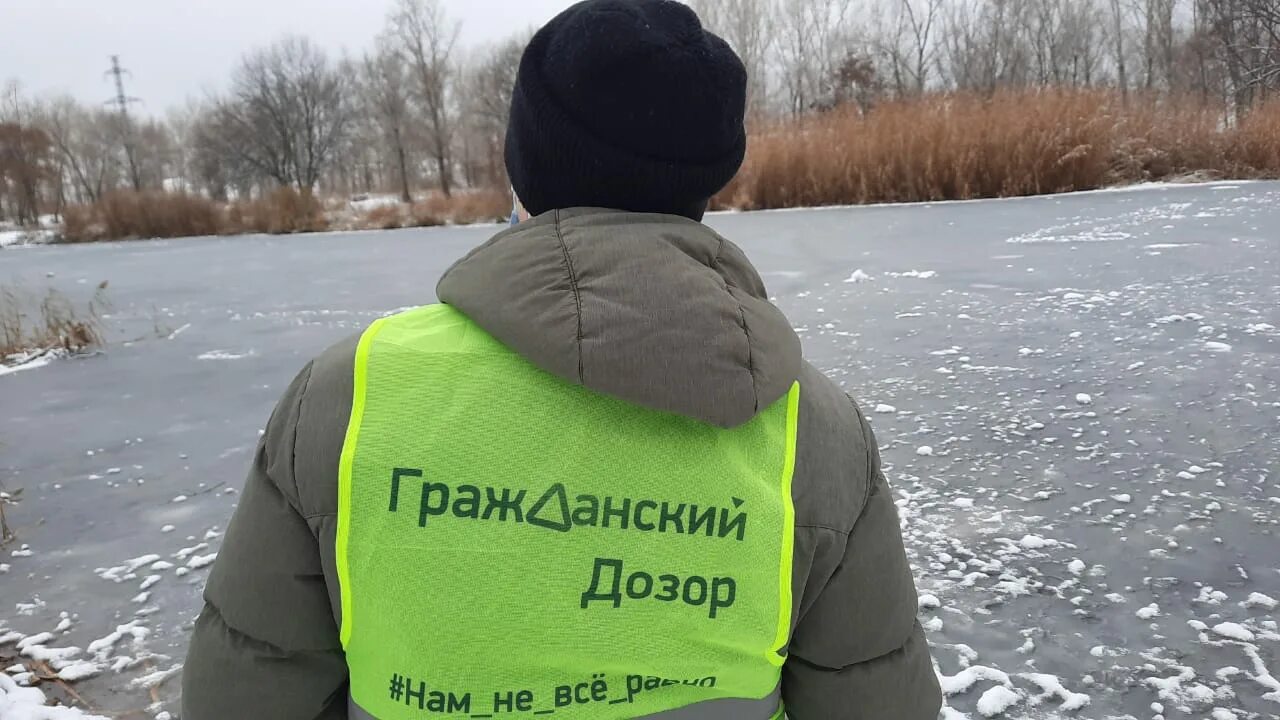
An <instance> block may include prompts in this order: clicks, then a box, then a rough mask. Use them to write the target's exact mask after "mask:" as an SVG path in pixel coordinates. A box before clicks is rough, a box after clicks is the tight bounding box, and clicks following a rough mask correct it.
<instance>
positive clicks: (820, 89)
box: [775, 0, 852, 114]
mask: <svg viewBox="0 0 1280 720" xmlns="http://www.w3.org/2000/svg"><path fill="white" fill-rule="evenodd" d="M851 5H852V2H851V0H779V3H778V6H777V9H776V20H775V22H776V24H777V27H778V28H780V30H781V33H780V40H779V42H778V51H777V55H778V61H779V65H780V68H779V69H780V71H781V76H782V84H783V87H784V88H786V92H787V96H788V97H787V106H788V109H789V110H790V111H791V112H792V113H793V114H800V113H802V112H805V111H808V110H812V109H815V108H821V107H828V106H830V105H831V104H832V103H833V102H834V92H833V90H834V87H833V85H834V79H835V78H836V77H837V75H838V72H837V70H838V66H839V65H840V64H841V63H842V62H844V60H845V57H846V55H847V51H848V49H849V46H850V45H851V44H852V32H851V29H850V27H849V18H850V12H851Z"/></svg>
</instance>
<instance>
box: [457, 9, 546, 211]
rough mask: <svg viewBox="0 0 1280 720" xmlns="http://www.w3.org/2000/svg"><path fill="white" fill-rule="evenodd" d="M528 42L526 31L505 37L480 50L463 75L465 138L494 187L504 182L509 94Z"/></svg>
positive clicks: (488, 180) (489, 182) (513, 87)
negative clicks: (472, 145)
mask: <svg viewBox="0 0 1280 720" xmlns="http://www.w3.org/2000/svg"><path fill="white" fill-rule="evenodd" d="M528 44H529V34H528V33H521V34H519V35H516V36H513V37H511V38H508V39H507V40H505V41H504V42H502V43H499V44H498V45H495V46H493V47H490V48H488V49H486V50H485V51H483V52H482V53H481V54H480V55H479V56H478V57H477V58H476V60H475V61H474V64H473V65H472V67H471V68H470V69H469V70H468V71H467V73H466V75H465V82H466V88H467V89H466V93H465V98H466V99H465V101H464V102H463V103H462V110H463V113H464V114H465V116H466V118H467V122H466V134H467V140H468V143H469V144H471V143H473V144H474V145H476V146H478V148H479V152H480V153H481V154H482V155H481V157H480V163H479V164H480V165H481V167H482V170H483V174H484V177H485V180H486V181H487V183H488V184H489V185H492V186H495V187H497V186H500V185H502V184H504V183H505V182H506V181H507V177H506V168H505V166H504V164H503V161H502V152H503V147H504V146H505V143H506V135H507V122H508V119H509V115H510V113H511V93H512V90H514V89H515V83H516V75H517V73H518V72H519V70H520V57H521V55H523V54H524V48H525V46H526V45H528Z"/></svg>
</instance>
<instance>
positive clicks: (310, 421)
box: [276, 334, 360, 517]
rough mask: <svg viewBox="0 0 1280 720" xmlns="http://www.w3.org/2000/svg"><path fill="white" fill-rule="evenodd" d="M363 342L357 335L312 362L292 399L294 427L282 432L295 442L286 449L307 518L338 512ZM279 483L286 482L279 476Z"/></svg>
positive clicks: (282, 437)
mask: <svg viewBox="0 0 1280 720" xmlns="http://www.w3.org/2000/svg"><path fill="white" fill-rule="evenodd" d="M359 343H360V334H356V335H352V336H351V337H348V338H346V339H344V340H342V341H340V342H337V343H335V344H334V345H332V346H330V347H329V348H328V349H327V350H325V351H324V352H322V353H320V355H318V356H317V357H316V358H315V359H314V360H312V361H311V364H310V365H309V366H308V370H306V371H304V373H307V378H306V382H305V383H303V385H302V387H301V388H300V389H298V390H297V397H295V398H293V402H295V403H296V408H297V409H296V411H295V412H293V413H292V422H293V427H292V428H287V429H285V431H284V432H282V433H280V435H281V439H282V440H285V441H288V442H289V443H290V444H291V448H290V449H288V450H285V451H286V452H290V454H291V457H292V464H293V468H292V470H293V472H292V475H293V477H292V482H293V483H294V488H293V490H294V492H296V497H297V503H298V509H299V511H300V512H301V513H302V515H303V516H304V517H316V516H323V515H334V514H337V512H338V463H339V460H340V458H341V457H342V446H343V443H344V442H345V441H346V437H347V424H348V422H349V421H350V419H351V398H352V393H353V391H354V388H355V357H356V347H357V346H358V345H359ZM296 384H297V383H295V385H296ZM276 412H277V415H278V414H279V413H280V410H277V411H276ZM277 445H278V443H277ZM278 449H279V450H283V448H278ZM277 482H285V480H284V479H283V478H277ZM284 489H285V491H286V492H288V491H289V489H288V488H284Z"/></svg>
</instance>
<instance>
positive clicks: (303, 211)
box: [220, 187, 329, 235]
mask: <svg viewBox="0 0 1280 720" xmlns="http://www.w3.org/2000/svg"><path fill="white" fill-rule="evenodd" d="M328 229H329V221H328V220H327V219H326V218H325V212H324V206H323V205H322V204H321V202H320V200H319V199H317V198H316V197H315V196H314V195H312V194H311V193H310V192H298V191H297V190H295V189H293V188H291V187H282V188H276V189H275V190H273V191H271V192H270V193H268V194H266V195H264V196H262V197H259V198H255V199H251V200H239V201H236V202H233V203H231V204H230V205H228V206H227V208H226V213H225V215H224V218H223V224H222V227H221V230H220V232H221V233H222V234H224V235H238V234H243V233H252V232H257V233H269V234H271V235H284V234H290V233H305V232H322V231H324V230H328Z"/></svg>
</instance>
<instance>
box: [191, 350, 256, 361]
mask: <svg viewBox="0 0 1280 720" xmlns="http://www.w3.org/2000/svg"><path fill="white" fill-rule="evenodd" d="M256 354H257V353H255V352H254V351H253V350H247V351H245V352H240V353H236V352H231V351H230V350H210V351H209V352H206V353H200V354H199V355H197V356H196V359H197V360H242V359H244V358H247V357H253V356H254V355H256Z"/></svg>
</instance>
